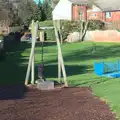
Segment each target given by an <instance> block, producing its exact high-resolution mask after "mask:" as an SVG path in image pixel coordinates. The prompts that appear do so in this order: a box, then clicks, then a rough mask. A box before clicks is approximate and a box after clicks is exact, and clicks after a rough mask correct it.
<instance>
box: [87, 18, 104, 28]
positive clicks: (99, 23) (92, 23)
mask: <svg viewBox="0 0 120 120" xmlns="http://www.w3.org/2000/svg"><path fill="white" fill-rule="evenodd" d="M104 29H105V23H104V22H102V21H100V20H89V25H88V30H104Z"/></svg>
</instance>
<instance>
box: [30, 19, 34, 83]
mask: <svg viewBox="0 0 120 120" xmlns="http://www.w3.org/2000/svg"><path fill="white" fill-rule="evenodd" d="M31 34H32V41H31V43H32V46H31V47H33V42H34V41H33V40H34V37H35V23H34V20H32V25H31ZM34 58H35V56H34V51H33V58H32V64H31V84H34V81H35V80H34V79H35V78H34V76H35V73H34V72H35V66H34Z"/></svg>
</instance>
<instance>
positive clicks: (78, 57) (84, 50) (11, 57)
mask: <svg viewBox="0 0 120 120" xmlns="http://www.w3.org/2000/svg"><path fill="white" fill-rule="evenodd" d="M30 46H31V45H30V44H29V43H21V45H20V46H16V48H14V49H13V50H11V51H10V52H9V53H8V54H7V57H6V60H5V61H4V62H0V68H1V69H0V84H8V83H18V82H24V79H25V73H26V69H27V62H28V57H29V52H30ZM62 50H63V56H64V61H65V67H66V70H67V76H68V82H69V84H70V85H71V86H90V85H92V89H93V92H94V94H95V95H97V96H100V97H101V98H102V99H106V101H107V102H108V103H109V104H110V106H111V108H112V110H113V111H114V112H116V113H117V116H120V97H119V96H120V80H119V79H106V78H104V80H103V81H101V79H100V78H99V77H98V76H96V75H95V74H94V72H93V63H94V62H96V61H115V60H119V59H120V44H118V43H96V50H95V51H94V45H93V43H92V42H82V43H72V44H64V45H62ZM35 53H36V56H35V59H36V79H37V65H38V64H39V63H40V62H41V47H40V44H37V45H36V49H35ZM44 64H45V75H46V78H47V79H48V80H57V47H56V43H55V44H53V43H51V44H45V47H44ZM97 81H98V82H97ZM95 82H97V83H96V84H93V83H95Z"/></svg>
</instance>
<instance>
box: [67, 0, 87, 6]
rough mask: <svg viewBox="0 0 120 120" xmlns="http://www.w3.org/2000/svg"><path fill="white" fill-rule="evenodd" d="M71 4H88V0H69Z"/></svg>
mask: <svg viewBox="0 0 120 120" xmlns="http://www.w3.org/2000/svg"><path fill="white" fill-rule="evenodd" d="M69 1H70V2H72V3H73V4H82V5H88V2H89V0H69Z"/></svg>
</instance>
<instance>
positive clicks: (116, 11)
mask: <svg viewBox="0 0 120 120" xmlns="http://www.w3.org/2000/svg"><path fill="white" fill-rule="evenodd" d="M69 1H71V2H72V20H79V19H80V18H79V12H78V11H79V9H80V8H81V9H82V10H83V18H84V19H85V20H89V19H96V20H102V21H104V22H113V21H118V20H120V5H119V1H118V0H111V1H109V0H95V2H94V4H93V5H92V6H89V1H90V0H69ZM106 3H107V4H106Z"/></svg>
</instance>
